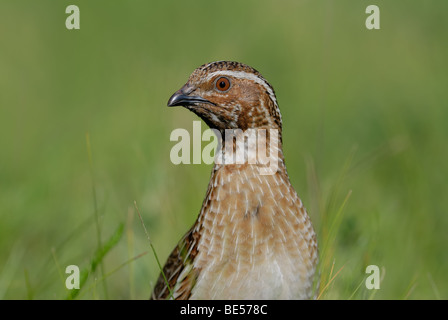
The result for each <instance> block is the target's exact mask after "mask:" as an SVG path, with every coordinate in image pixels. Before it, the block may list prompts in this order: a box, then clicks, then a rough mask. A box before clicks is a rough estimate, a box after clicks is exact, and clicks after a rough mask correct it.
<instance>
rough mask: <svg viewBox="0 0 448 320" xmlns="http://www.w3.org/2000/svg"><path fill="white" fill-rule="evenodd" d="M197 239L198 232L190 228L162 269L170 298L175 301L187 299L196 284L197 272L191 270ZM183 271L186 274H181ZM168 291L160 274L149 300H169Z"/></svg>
mask: <svg viewBox="0 0 448 320" xmlns="http://www.w3.org/2000/svg"><path fill="white" fill-rule="evenodd" d="M198 237H199V234H198V232H194V227H193V228H191V229H190V230H189V231H188V232H187V234H186V235H185V236H184V237H183V238H182V240H181V241H180V242H179V244H178V245H177V246H176V247H175V248H174V250H173V251H172V252H171V254H170V256H169V257H168V259H167V261H166V263H165V266H164V267H163V273H164V274H165V277H166V279H167V282H168V285H169V289H171V292H172V294H173V297H172V298H174V299H176V300H184V299H188V298H189V297H190V295H191V290H192V288H193V286H194V284H195V282H196V278H197V275H198V270H196V269H193V268H192V261H193V260H194V257H195V256H196V253H197V248H196V246H197V239H198ZM184 270H185V271H186V274H183V271H184ZM181 275H182V277H181V278H180V276H181ZM169 289H168V286H167V283H166V281H165V279H164V277H163V275H162V274H160V276H159V278H158V280H157V283H156V285H155V287H154V290H153V292H152V295H151V300H165V299H168V298H171V295H170V290H169Z"/></svg>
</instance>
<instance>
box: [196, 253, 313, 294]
mask: <svg viewBox="0 0 448 320" xmlns="http://www.w3.org/2000/svg"><path fill="white" fill-rule="evenodd" d="M233 263H234V262H230V261H229V262H228V263H224V264H222V265H218V266H215V267H212V268H210V269H209V270H203V271H205V272H201V276H200V277H199V278H198V279H197V282H196V285H195V286H194V288H193V291H192V295H191V297H190V299H236V300H240V299H241V300H245V299H254V300H263V299H270V300H272V299H309V298H310V297H311V294H312V274H313V273H314V270H312V271H311V270H305V268H304V265H303V261H302V262H301V261H293V259H291V257H285V256H282V255H278V256H276V257H275V258H274V257H273V259H270V260H269V261H266V260H265V261H263V262H260V263H257V264H249V265H241V264H240V265H239V266H238V265H233Z"/></svg>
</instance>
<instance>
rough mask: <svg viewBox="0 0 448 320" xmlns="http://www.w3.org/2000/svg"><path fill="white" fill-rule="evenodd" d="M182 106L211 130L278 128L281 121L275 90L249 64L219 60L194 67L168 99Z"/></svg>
mask: <svg viewBox="0 0 448 320" xmlns="http://www.w3.org/2000/svg"><path fill="white" fill-rule="evenodd" d="M168 106H169V107H174V106H184V107H185V108H187V109H189V110H190V111H192V112H194V113H195V114H197V115H198V116H199V117H201V118H202V119H203V120H204V121H205V123H206V124H207V125H208V126H209V127H210V128H211V129H217V130H219V131H224V130H226V129H241V130H243V131H245V130H247V129H261V128H264V129H277V130H279V131H281V127H282V121H281V115H280V110H279V108H278V105H277V99H276V97H275V93H274V89H273V88H272V86H271V85H270V84H269V83H268V82H267V81H266V80H265V79H264V78H263V77H262V75H261V74H260V73H259V72H258V71H257V70H255V69H254V68H252V67H249V66H247V65H245V64H242V63H239V62H233V61H218V62H212V63H208V64H204V65H202V66H200V67H199V68H197V69H196V70H195V71H194V72H193V73H192V74H191V75H190V77H189V79H188V81H187V83H185V85H184V86H183V87H182V88H180V89H179V90H178V91H176V92H175V93H174V94H173V95H172V96H171V98H170V99H169V100H168Z"/></svg>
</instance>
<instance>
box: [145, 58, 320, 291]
mask: <svg viewBox="0 0 448 320" xmlns="http://www.w3.org/2000/svg"><path fill="white" fill-rule="evenodd" d="M223 77H224V80H223V81H222V83H217V81H218V80H219V81H221V79H222V78H223ZM225 79H227V81H228V83H227V82H226V80H225ZM227 85H228V88H227ZM224 89H225V90H224ZM168 105H169V106H174V105H183V106H185V107H186V108H188V109H189V110H191V111H193V112H195V113H196V114H197V115H198V116H200V117H201V118H202V119H203V120H204V121H205V122H206V123H207V124H208V125H209V127H210V128H212V129H216V130H218V131H219V132H221V133H222V135H223V136H224V133H225V130H226V129H227V130H228V129H233V130H236V129H241V130H242V132H246V131H247V130H248V129H276V130H278V132H279V145H278V150H276V151H278V153H276V154H277V157H276V158H275V161H277V162H278V169H277V170H276V171H275V172H274V173H273V174H260V168H261V167H263V165H262V164H260V163H252V162H246V163H236V164H215V165H214V167H213V170H212V174H211V178H210V182H209V186H208V189H207V193H206V196H205V199H204V202H203V204H202V208H201V211H200V213H199V217H198V219H197V221H196V222H195V224H194V225H193V227H192V228H191V229H190V230H189V231H188V232H187V234H186V235H185V236H184V237H183V238H182V240H181V241H180V242H179V244H178V246H177V247H176V248H175V249H174V250H173V252H172V253H171V255H170V257H169V258H168V260H167V262H166V264H165V267H164V269H163V270H164V273H165V276H166V277H167V279H168V283H169V286H170V288H171V291H172V292H173V298H174V299H308V298H310V297H311V294H312V284H313V278H314V273H315V270H316V264H317V260H318V250H317V241H316V237H315V233H314V230H313V227H312V225H311V221H310V219H309V217H308V215H307V213H306V210H305V208H304V206H303V204H302V201H301V200H300V198H299V197H298V195H297V193H296V191H295V190H294V188H293V187H292V185H291V183H290V181H289V177H288V174H287V172H286V167H285V164H284V158H283V152H282V139H281V129H282V121H281V115H280V110H279V109H278V106H277V100H276V97H275V93H274V90H273V88H272V86H271V85H270V84H269V83H268V82H267V81H266V80H265V79H264V78H263V77H262V76H261V75H260V73H258V72H257V71H256V70H254V69H253V68H251V67H249V66H247V65H244V64H241V63H238V62H229V61H220V62H214V63H209V64H206V65H203V66H201V67H199V68H198V69H196V70H195V71H194V72H193V73H192V75H191V76H190V78H189V79H188V81H187V83H186V84H185V85H184V86H183V87H182V88H181V89H180V90H179V91H177V92H176V93H175V94H174V95H173V96H172V97H171V98H170V100H169V102H168ZM270 139H271V136H270V135H267V137H266V139H265V140H264V141H263V143H266V145H269V143H270ZM225 145H226V141H223V142H222V149H221V150H218V153H219V152H220V151H221V152H223V150H225ZM233 148H234V149H235V148H236V147H235V146H233ZM152 298H153V299H167V298H170V293H169V290H168V288H167V286H166V283H165V281H164V279H163V277H162V276H160V277H159V279H158V281H157V283H156V286H155V288H154V291H153V294H152Z"/></svg>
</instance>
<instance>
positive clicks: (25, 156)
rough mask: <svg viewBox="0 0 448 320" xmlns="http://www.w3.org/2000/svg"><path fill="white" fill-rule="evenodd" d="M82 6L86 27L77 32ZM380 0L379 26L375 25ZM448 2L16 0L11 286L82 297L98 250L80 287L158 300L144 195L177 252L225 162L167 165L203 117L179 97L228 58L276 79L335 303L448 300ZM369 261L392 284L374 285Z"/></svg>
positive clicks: (5, 249)
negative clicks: (371, 26)
mask: <svg viewBox="0 0 448 320" xmlns="http://www.w3.org/2000/svg"><path fill="white" fill-rule="evenodd" d="M70 4H76V5H78V6H79V9H80V18H81V19H80V23H81V24H80V25H81V29H80V30H67V29H66V27H65V19H66V18H67V17H68V14H66V13H65V8H66V7H67V6H68V5H70ZM370 4H376V5H378V6H379V8H380V10H381V11H380V12H381V29H380V30H367V29H366V27H365V19H366V18H367V15H366V13H365V9H366V7H367V6H368V5H370ZM446 12H448V2H446V1H436V0H433V1H431V0H429V1H416V0H412V1H411V0H406V1H404V0H400V1H353V0H352V1H347V0H339V1H335V0H333V1H330V0H320V1H311V0H308V1H305V0H303V1H297V0H296V1H275V2H274V1H254V0H250V1H234V0H229V1H225V2H222V1H188V2H187V1H163V2H162V1H138V0H135V1H87V0H86V1H72V2H69V1H52V0H39V1H34V0H33V1H31V0H27V1H25V0H21V1H6V0H2V1H1V2H0V26H1V28H0V46H1V47H0V152H1V154H0V299H65V298H67V297H68V296H69V295H70V292H69V290H67V289H66V288H65V279H66V277H67V276H68V275H67V274H65V267H66V266H67V265H72V264H74V265H78V266H79V268H80V269H81V270H82V271H83V272H85V271H87V270H89V269H90V270H91V271H92V269H91V267H92V264H95V263H99V267H98V268H96V270H95V271H94V272H91V273H90V275H89V276H88V278H87V280H86V282H85V283H83V286H82V288H81V290H80V291H79V292H78V295H77V296H76V298H79V299H147V298H148V297H149V295H150V292H151V288H152V284H153V283H154V281H155V280H156V278H157V276H158V273H159V270H158V267H157V263H156V259H155V256H154V254H153V253H152V251H151V249H150V247H149V242H148V240H147V238H146V235H145V232H144V229H143V227H142V224H141V223H140V220H139V218H138V215H137V212H136V210H135V208H134V201H136V202H137V205H138V207H139V209H140V212H141V214H142V217H143V220H144V223H145V225H146V227H147V229H148V232H149V234H150V237H151V240H152V243H153V245H154V248H155V250H156V252H157V255H158V257H159V259H160V260H161V263H164V261H165V259H166V257H167V256H168V254H169V253H170V251H171V250H172V248H173V247H174V246H175V244H176V243H177V242H178V240H179V239H180V238H181V236H182V235H183V234H184V233H185V232H186V231H187V229H188V228H189V227H190V226H191V225H192V223H193V222H194V220H195V218H196V216H197V214H198V212H199V209H200V207H201V203H202V200H203V197H204V195H205V191H206V188H207V184H208V179H209V176H210V170H211V166H208V165H205V164H202V165H179V166H175V165H173V164H172V163H171V162H170V158H169V153H170V149H171V147H172V146H173V145H174V144H175V143H174V142H171V141H170V139H169V137H170V133H171V131H172V130H173V129H176V128H186V129H188V130H189V131H192V121H193V120H198V118H197V117H196V116H195V115H194V114H192V113H190V112H188V111H187V110H185V109H182V108H167V107H166V102H167V100H168V98H169V97H170V95H171V94H172V93H173V92H174V91H176V90H177V89H178V88H180V86H181V85H182V84H183V83H184V82H185V81H186V80H187V78H188V76H189V74H190V73H191V72H192V71H193V70H194V69H195V68H196V67H198V66H199V65H201V64H203V63H206V62H210V61H215V60H237V61H241V62H244V63H246V64H249V65H251V66H253V67H254V68H256V69H258V70H259V71H260V72H261V73H262V74H263V75H264V77H265V78H267V79H268V81H269V82H270V83H271V84H272V85H273V86H274V88H275V89H276V93H277V98H278V101H279V105H280V109H281V111H282V115H283V127H284V133H283V140H284V152H285V157H286V163H287V167H288V172H289V175H290V177H291V181H292V183H293V185H294V186H295V188H296V190H297V192H298V193H299V195H300V196H301V198H302V200H303V202H304V203H305V205H306V206H307V208H308V211H309V213H310V216H311V218H312V221H313V224H314V226H315V229H316V231H317V233H318V237H319V243H320V249H321V250H320V253H321V261H322V263H321V265H320V277H321V279H320V281H321V291H322V294H321V296H320V298H321V299H369V298H370V299H371V298H373V299H446V298H448V250H447V242H448V232H447V228H448V215H447V207H448V188H447V185H448V184H447V178H448V165H447V163H448V149H447V138H448V125H447V124H448V103H447V100H448V99H447V87H448V63H447V57H448V41H447V39H448V20H447V19H446ZM202 128H203V130H204V129H205V125H204V124H203V125H202ZM86 134H88V137H89V140H90V151H91V154H92V157H91V159H92V161H91V162H89V151H88V150H89V148H88V143H87V139H86ZM96 217H98V219H97V218H96ZM120 226H123V229H122V230H123V232H122V234H121V237H120ZM117 230H118V231H117ZM114 235H115V236H114ZM111 237H112V240H110V239H111ZM99 242H101V245H100V249H98V248H99ZM108 245H109V247H110V248H109V249H110V250H108V251H107V250H106V249H105V248H104V247H106V246H108ZM101 248H102V249H101ZM106 251H107V252H106ZM106 253H107V254H106ZM145 253H146V254H145ZM141 254H143V255H141ZM140 255H141V256H140ZM103 256H104V257H103ZM133 257H136V258H135V259H132V258H133ZM371 264H373V265H377V266H378V267H379V268H380V270H381V278H382V281H381V288H380V289H379V290H367V289H366V287H365V286H364V281H365V279H366V276H368V275H367V274H366V273H365V268H366V266H367V265H371ZM335 275H336V276H335Z"/></svg>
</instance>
